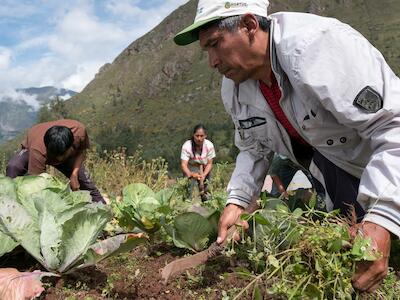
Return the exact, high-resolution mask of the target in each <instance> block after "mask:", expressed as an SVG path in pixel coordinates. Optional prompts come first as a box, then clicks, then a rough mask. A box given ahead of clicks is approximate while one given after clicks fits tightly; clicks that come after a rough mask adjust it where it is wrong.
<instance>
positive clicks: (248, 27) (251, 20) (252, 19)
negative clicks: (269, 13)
mask: <svg viewBox="0 0 400 300" xmlns="http://www.w3.org/2000/svg"><path fill="white" fill-rule="evenodd" d="M241 26H242V28H243V30H245V31H246V33H247V34H248V36H249V40H250V42H251V41H253V39H254V36H255V34H256V32H257V30H258V29H259V27H260V25H259V24H258V20H257V18H256V16H255V15H253V14H245V15H243V16H242V20H241Z"/></svg>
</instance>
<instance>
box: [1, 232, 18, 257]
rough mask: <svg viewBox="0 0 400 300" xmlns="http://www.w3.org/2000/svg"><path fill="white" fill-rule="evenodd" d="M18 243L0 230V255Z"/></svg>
mask: <svg viewBox="0 0 400 300" xmlns="http://www.w3.org/2000/svg"><path fill="white" fill-rule="evenodd" d="M18 245H19V243H18V242H16V241H14V239H13V238H11V237H10V236H8V235H7V234H5V233H3V232H2V231H0V257H1V256H3V255H4V254H6V253H8V252H11V251H12V250H14V248H15V247H17V246H18Z"/></svg>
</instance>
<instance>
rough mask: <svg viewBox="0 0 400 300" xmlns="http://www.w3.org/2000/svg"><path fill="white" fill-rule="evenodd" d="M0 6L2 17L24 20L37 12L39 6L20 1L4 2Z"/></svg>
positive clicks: (10, 0) (7, 0)
mask: <svg viewBox="0 0 400 300" xmlns="http://www.w3.org/2000/svg"><path fill="white" fill-rule="evenodd" d="M0 4H1V5H0V17H12V18H24V17H27V16H31V15H33V14H34V13H35V12H36V11H37V6H35V5H29V4H25V3H20V1H13V0H2V1H1V3H0Z"/></svg>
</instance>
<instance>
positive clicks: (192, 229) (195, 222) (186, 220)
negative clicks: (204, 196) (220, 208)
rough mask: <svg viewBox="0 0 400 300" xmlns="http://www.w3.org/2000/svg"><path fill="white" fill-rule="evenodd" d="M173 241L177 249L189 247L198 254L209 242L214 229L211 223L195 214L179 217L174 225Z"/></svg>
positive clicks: (190, 213)
mask: <svg viewBox="0 0 400 300" xmlns="http://www.w3.org/2000/svg"><path fill="white" fill-rule="evenodd" d="M173 230H174V234H173V240H174V244H175V245H176V246H177V247H182V245H187V246H188V247H189V249H191V250H193V251H195V252H197V251H200V250H203V249H204V248H205V246H206V245H207V243H208V242H209V238H210V235H211V234H212V232H213V227H212V226H211V224H210V222H209V221H208V220H207V219H206V218H204V217H203V216H201V215H200V214H198V213H195V212H187V213H183V214H181V215H178V216H177V217H176V218H175V220H174V223H173Z"/></svg>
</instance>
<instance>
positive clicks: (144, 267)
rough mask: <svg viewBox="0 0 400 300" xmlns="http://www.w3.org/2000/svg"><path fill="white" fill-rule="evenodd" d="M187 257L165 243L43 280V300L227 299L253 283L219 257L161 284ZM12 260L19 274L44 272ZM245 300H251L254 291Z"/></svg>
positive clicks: (36, 265)
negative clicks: (167, 270)
mask: <svg viewBox="0 0 400 300" xmlns="http://www.w3.org/2000/svg"><path fill="white" fill-rule="evenodd" d="M183 254H184V253H182V252H177V250H176V248H173V247H169V246H166V245H165V244H160V245H156V246H152V249H150V250H149V249H146V248H144V247H140V248H137V249H135V250H133V251H132V252H130V253H125V254H121V255H119V256H117V257H114V258H110V259H108V260H105V261H104V262H102V263H100V264H98V265H97V266H96V267H91V268H87V269H85V270H80V271H79V272H77V273H75V274H72V275H65V276H63V277H62V278H60V279H54V278H48V279H44V284H45V286H46V292H45V293H44V294H43V296H42V297H41V299H45V300H61V299H62V300H64V299H68V300H73V299H84V300H94V299H152V300H153V299H154V300H158V299H171V300H175V299H222V298H223V297H224V296H225V295H228V296H231V297H232V296H233V295H236V294H238V293H239V292H240V291H241V290H242V289H243V288H244V287H245V286H246V285H247V284H248V282H250V280H249V279H243V278H240V277H238V276H237V275H235V274H234V273H233V268H232V267H231V263H230V262H229V259H227V258H225V257H219V258H217V259H215V260H214V261H211V262H209V263H208V264H207V265H205V266H200V267H198V268H197V269H195V270H191V271H190V272H187V273H186V274H182V275H180V276H179V277H178V278H174V279H172V280H170V282H169V283H168V284H167V285H163V284H162V283H161V276H160V270H161V268H162V267H163V266H165V265H166V264H167V263H169V262H171V261H172V260H174V259H176V258H179V256H180V255H183ZM18 255H21V253H20V254H18ZM22 255H23V256H24V257H25V258H27V257H29V256H27V255H26V254H24V253H23V254H22ZM14 259H15V263H12V265H13V267H17V268H18V269H19V270H34V269H40V265H38V264H37V263H35V262H34V261H32V259H28V262H27V261H26V260H25V262H26V264H25V266H24V265H21V264H19V265H17V264H16V262H18V261H19V262H21V259H18V258H16V257H15V256H14ZM31 263H33V264H31ZM7 266H10V261H8V263H7ZM42 269H43V268H42ZM230 299H232V298H230ZM241 299H251V289H250V292H249V293H247V296H244V297H241Z"/></svg>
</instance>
